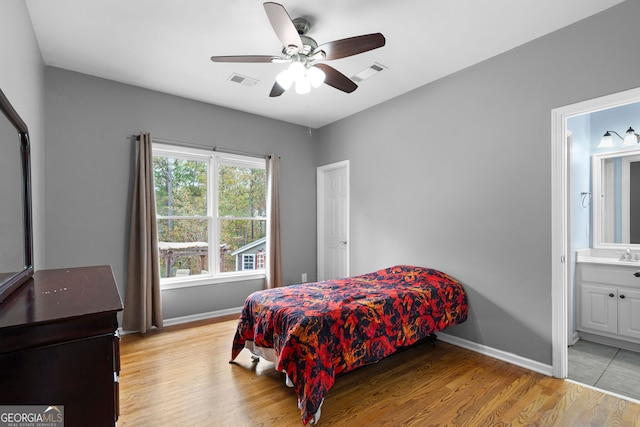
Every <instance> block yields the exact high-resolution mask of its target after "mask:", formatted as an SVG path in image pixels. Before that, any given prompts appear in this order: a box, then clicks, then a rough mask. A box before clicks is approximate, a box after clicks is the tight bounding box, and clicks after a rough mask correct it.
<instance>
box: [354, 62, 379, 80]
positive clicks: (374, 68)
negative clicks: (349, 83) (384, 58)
mask: <svg viewBox="0 0 640 427" xmlns="http://www.w3.org/2000/svg"><path fill="white" fill-rule="evenodd" d="M386 69H387V67H385V66H384V65H382V64H378V63H377V62H374V63H373V65H371V66H369V67H367V68H365V69H364V70H362V71H360V72H359V73H356V74H354V75H353V76H352V77H351V80H353V81H354V82H356V83H360V82H361V81H364V80H367V79H370V78H371V77H373V76H375V75H376V74H378V73H379V72H380V71H382V70H386Z"/></svg>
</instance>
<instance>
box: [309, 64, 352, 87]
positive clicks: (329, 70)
mask: <svg viewBox="0 0 640 427" xmlns="http://www.w3.org/2000/svg"><path fill="white" fill-rule="evenodd" d="M314 67H317V68H320V69H321V70H322V71H324V75H325V78H324V82H325V84H328V85H329V86H331V87H334V88H336V89H338V90H341V91H343V92H346V93H351V92H353V91H354V90H356V89H357V88H358V85H357V84H355V83H354V82H353V81H352V80H351V79H350V78H349V77H347V76H345V75H344V74H342V73H341V72H340V71H338V70H336V69H335V68H333V67H331V66H329V65H327V64H316V65H314Z"/></svg>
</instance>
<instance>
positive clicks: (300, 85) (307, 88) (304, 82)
mask: <svg viewBox="0 0 640 427" xmlns="http://www.w3.org/2000/svg"><path fill="white" fill-rule="evenodd" d="M309 92H311V83H309V80H308V79H307V78H306V77H304V76H303V77H302V78H300V79H298V80H296V93H297V94H299V95H304V94H305V93H309Z"/></svg>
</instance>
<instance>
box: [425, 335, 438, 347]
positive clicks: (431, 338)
mask: <svg viewBox="0 0 640 427" xmlns="http://www.w3.org/2000/svg"><path fill="white" fill-rule="evenodd" d="M437 341H438V336H437V335H436V334H433V333H432V334H429V336H428V337H427V342H428V343H429V345H430V346H431V347H435V345H436V342H437Z"/></svg>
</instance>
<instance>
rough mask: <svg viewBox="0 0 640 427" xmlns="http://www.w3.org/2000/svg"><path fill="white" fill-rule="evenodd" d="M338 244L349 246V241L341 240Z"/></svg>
mask: <svg viewBox="0 0 640 427" xmlns="http://www.w3.org/2000/svg"><path fill="white" fill-rule="evenodd" d="M338 243H341V244H343V245H346V244H347V241H346V240H340V241H339V242H338Z"/></svg>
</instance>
